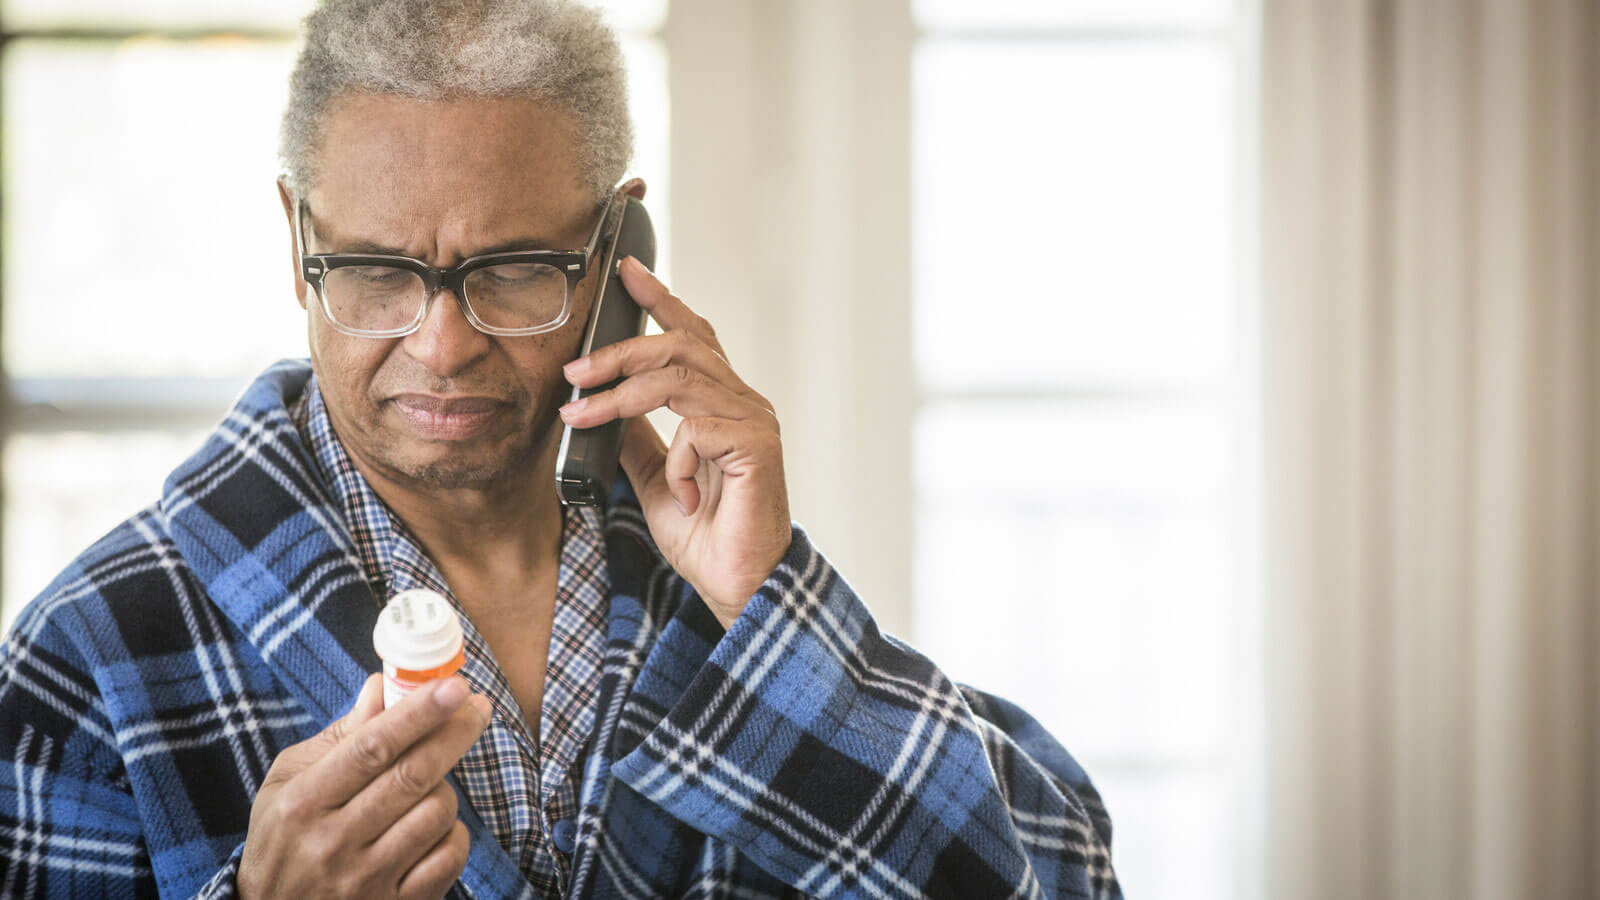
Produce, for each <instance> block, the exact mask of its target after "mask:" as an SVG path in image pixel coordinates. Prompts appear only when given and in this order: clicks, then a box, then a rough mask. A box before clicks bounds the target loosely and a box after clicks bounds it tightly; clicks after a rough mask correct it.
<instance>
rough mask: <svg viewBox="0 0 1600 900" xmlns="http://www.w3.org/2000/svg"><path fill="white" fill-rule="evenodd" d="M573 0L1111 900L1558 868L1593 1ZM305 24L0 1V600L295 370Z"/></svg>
mask: <svg viewBox="0 0 1600 900" xmlns="http://www.w3.org/2000/svg"><path fill="white" fill-rule="evenodd" d="M603 6H604V7H605V8H606V9H607V11H608V15H609V16H610V18H611V21H612V22H613V24H614V25H615V26H616V27H617V28H618V29H619V31H620V32H621V34H622V35H623V39H624V46H625V51H626V53H627V55H628V58H629V62H630V66H631V71H632V73H633V80H632V92H633V108H634V116H635V120H636V124H637V130H638V134H639V146H638V152H637V156H636V159H635V162H634V165H633V167H632V169H633V173H634V174H637V175H639V176H641V177H643V178H644V179H645V180H646V181H647V182H648V183H649V186H650V187H649V194H648V197H647V203H648V204H649V205H650V207H651V210H652V214H653V216H654V218H655V220H656V222H657V224H658V227H659V230H660V235H661V239H662V257H661V270H662V272H663V274H664V275H665V277H666V278H667V279H668V281H669V282H670V283H672V284H673V285H674V287H675V289H676V290H677V291H678V292H679V293H680V294H682V295H683V296H684V297H685V299H686V300H688V302H689V303H691V304H692V305H694V306H695V307H696V309H697V310H698V311H699V312H701V313H702V314H704V315H705V316H706V317H707V318H709V319H710V320H711V321H712V322H713V323H714V324H715V325H716V327H717V329H718V332H719V334H720V335H721V337H722V339H723V342H724V344H725V345H726V347H727V349H728V351H729V353H730V356H731V358H732V362H733V363H734V365H735V367H736V368H738V369H739V370H740V372H741V374H742V375H743V376H744V377H745V378H746V380H747V381H749V382H750V383H751V384H752V385H754V386H755V387H756V388H757V389H759V390H761V391H762V392H764V393H766V394H767V395H768V396H769V397H770V398H771V399H772V400H773V401H774V402H775V404H776V405H777V407H778V410H779V414H780V416H781V417H782V420H783V424H784V435H785V447H786V464H787V466H788V469H789V474H790V486H791V491H792V494H793V496H792V506H793V509H794V513H795V516H796V518H797V519H798V520H799V521H801V522H802V523H803V524H805V525H806V527H807V528H808V530H809V531H810V532H811V533H812V535H813V537H814V538H815V539H816V540H817V541H818V543H819V545H820V546H821V547H822V549H823V550H824V551H825V552H826V553H828V555H829V556H830V557H831V558H832V559H833V560H834V561H835V562H836V563H837V564H838V565H839V567H840V569H841V570H842V571H843V572H844V573H845V575H846V577H847V578H849V579H850V580H851V581H852V582H853V583H854V584H855V585H856V587H857V588H858V590H859V591H860V593H861V594H862V596H863V597H865V598H866V599H867V601H868V603H869V605H871V606H872V608H873V609H874V612H875V613H876V615H877V616H878V617H879V619H880V620H881V621H882V622H883V624H884V625H885V627H886V628H887V629H889V630H891V631H893V632H895V633H897V634H900V635H902V636H904V637H906V638H908V639H909V640H911V641H912V643H913V644H915V645H916V646H917V647H919V648H920V649H922V650H924V651H925V652H927V653H928V654H929V655H931V656H932V657H933V658H934V659H935V660H936V661H938V662H939V663H940V664H941V665H942V666H943V667H944V668H945V669H946V670H947V671H948V672H950V673H951V674H952V675H953V676H954V677H956V678H958V679H961V680H966V681H970V682H972V683H974V684H977V685H980V686H982V687H984V688H986V689H989V690H992V691H995V692H997V693H1001V694H1003V695H1006V696H1009V697H1011V698H1012V699H1015V700H1017V701H1019V702H1020V703H1022V704H1023V705H1024V706H1026V707H1027V708H1029V709H1030V710H1031V711H1033V712H1034V713H1035V714H1036V715H1038V716H1039V717H1040V718H1041V719H1043V720H1044V722H1045V723H1046V724H1047V725H1048V726H1049V727H1050V728H1051V730H1052V731H1053V732H1054V733H1055V734H1056V735H1057V736H1058V737H1059V738H1060V739H1061V740H1062V741H1063V742H1064V743H1065V744H1066V745H1067V746H1068V747H1069V748H1070V749H1072V750H1073V752H1074V753H1075V754H1076V755H1077V756H1078V757H1079V759H1080V761H1082V762H1083V763H1084V765H1085V766H1086V767H1087V768H1088V769H1089V771H1090V772H1091V774H1092V775H1093V776H1094V777H1095V779H1096V781H1097V783H1098V784H1099V786H1100V788H1101V790H1102V792H1103V793H1104V794H1105V798H1106V801H1107V803H1108V805H1109V807H1110V809H1111V812H1112V815H1113V818H1114V821H1115V823H1116V826H1117V831H1116V838H1115V847H1114V861H1115V863H1116V866H1117V868H1118V870H1119V873H1120V874H1121V877H1122V879H1123V882H1124V884H1125V887H1126V890H1127V892H1128V895H1129V896H1130V897H1143V898H1152V897H1154V898H1217V900H1221V898H1254V897H1267V896H1270V897H1321V896H1352V895H1355V896H1371V897H1432V896H1437V897H1461V896H1481V897H1506V898H1510V897H1522V896H1571V897H1595V896H1600V873H1597V870H1596V863H1595V862H1594V861H1593V859H1592V858H1591V857H1593V855H1594V854H1593V849H1594V848H1595V847H1597V846H1600V827H1597V823H1600V768H1597V767H1600V762H1597V760H1600V752H1597V749H1600V748H1597V746H1596V743H1597V735H1600V728H1597V727H1596V725H1597V720H1600V689H1597V685H1600V679H1597V677H1596V676H1597V675H1600V672H1597V671H1596V664H1597V658H1600V654H1597V653H1596V648H1597V644H1600V622H1597V617H1596V615H1595V611H1594V596H1595V590H1594V588H1595V582H1596V578H1595V563H1594V557H1595V552H1594V551H1595V550H1596V546H1597V541H1596V537H1597V535H1596V518H1597V517H1596V512H1597V510H1600V500H1597V482H1596V479H1595V476H1594V472H1595V471H1596V465H1595V464H1596V462H1597V461H1600V460H1597V459H1596V434H1597V431H1596V427H1595V417H1596V414H1597V412H1600V403H1597V396H1596V393H1595V388H1594V387H1593V385H1594V383H1595V381H1596V379H1595V375H1594V371H1595V363H1596V356H1595V353H1594V349H1595V342H1596V340H1597V326H1600V323H1597V317H1596V314H1595V303H1594V300H1595V298H1594V294H1593V291H1594V289H1593V288H1592V287H1591V285H1593V284H1594V281H1595V278H1594V274H1595V273H1594V271H1593V268H1592V267H1591V264H1590V263H1589V262H1588V260H1590V259H1592V258H1594V250H1596V249H1597V248H1596V247H1595V235H1596V233H1597V232H1596V211H1597V209H1600V206H1597V202H1596V199H1597V198H1596V181H1595V178H1596V175H1595V168H1596V166H1600V155H1597V154H1596V153H1595V151H1596V149H1597V145H1596V143H1595V140H1594V134H1595V130H1594V123H1595V121H1596V116H1595V109H1596V103H1597V102H1600V101H1597V99H1596V93H1597V91H1596V89H1595V88H1594V87H1592V86H1591V85H1593V84H1595V83H1597V82H1596V79H1595V75H1596V74H1600V73H1596V71H1595V65H1596V63H1595V62H1594V59H1593V57H1594V52H1595V48H1596V41H1597V38H1596V34H1597V32H1596V27H1597V23H1596V15H1595V12H1594V10H1593V9H1591V8H1590V6H1589V5H1588V4H1585V3H1583V2H1580V0H1567V2H1558V0H1549V2H1547V3H1543V2H1542V3H1532V4H1527V5H1523V4H1517V3H1513V2H1506V3H1498V2H1494V0H1459V2H1451V0H1438V2H1432V3H1424V2H1415V0H1385V2H1379V0H1350V2H1348V3H1345V2H1338V3H1334V2H1328V3H1323V2H1320V0H1259V3H1258V2H1256V0H984V2H975V0H745V2H726V0H611V2H607V3H604V4H603ZM308 7H309V3H307V2H306V0H241V2H233V3H216V2H211V0H142V2H139V3H128V2H125V0H3V2H0V36H3V42H4V43H3V47H4V50H3V56H0V154H3V162H0V167H3V182H0V229H3V240H0V367H3V370H4V373H5V379H6V386H7V388H8V390H9V395H10V398H11V404H10V405H9V407H8V408H7V410H6V412H5V417H4V423H3V424H4V428H3V432H0V433H3V436H4V441H5V444H4V505H3V515H0V534H3V540H0V545H3V552H0V601H3V602H0V619H3V620H4V622H5V623H9V621H10V619H11V618H12V617H13V616H14V615H15V613H16V612H17V610H18V609H19V608H20V607H21V605H22V604H24V603H26V602H27V600H28V599H29V598H30V597H32V596H33V595H34V594H36V593H37V592H38V591H39V590H40V589H41V588H42V587H43V586H44V584H45V583H46V582H47V581H48V580H49V579H50V578H51V577H52V576H53V575H54V573H55V572H56V571H58V570H59V569H60V567H61V566H62V565H63V564H65V563H66V562H67V560H69V559H70V558H71V557H72V556H73V555H74V554H75V553H76V552H77V551H78V550H79V549H81V548H82V547H83V546H84V545H85V544H86V543H87V542H88V541H90V540H92V539H93V538H94V537H95V536H97V535H98V534H100V533H102V532H103V531H104V530H106V529H107V528H109V527H110V526H111V525H112V524H113V523H114V522H116V521H117V520H118V519H120V518H121V517H123V516H125V515H126V514H127V513H129V512H131V511H132V510H133V509H135V508H137V507H139V506H141V505H143V504H146V503H148V502H151V501H152V500H153V499H154V498H155V497H156V496H157V493H158V491H159V488H160V483H161V481H162V479H163V477H164V475H165V473H166V472H167V471H168V470H169V469H170V468H171V467H172V466H173V465H174V464H175V463H176V462H178V461H179V460H180V459H182V458H183V457H184V456H186V455H187V454H188V453H189V452H191V451H192V450H193V449H194V448H195V446H196V445H197V443H198V440H199V438H200V436H201V435H203V434H204V432H205V431H206V430H207V428H208V427H209V425H210V424H211V423H212V422H214V421H215V420H216V419H217V417H218V416H219V415H220V414H221V413H222V411H223V410H225V409H226V407H227V405H228V404H229V402H230V400H231V398H232V397H233V396H234V395H235V394H236V393H237V392H238V391H239V389H240V388H241V387H242V386H243V384H244V383H245V382H246V381H247V380H248V379H249V378H250V376H251V375H252V374H253V373H255V372H256V371H258V370H259V369H260V368H261V367H263V366H265V365H266V364H267V363H269V362H271V361H272V360H274V359H276V358H278V357H281V356H300V355H304V352H305V351H304V346H305V345H304V328H305V321H304V315H305V314H304V312H303V311H301V310H300V308H299V307H298V306H297V305H296V303H295V302H294V299H293V294H292V291H291V269H290V260H289V257H288V251H287V246H288V241H287V237H286V235H285V232H284V231H283V229H284V224H283V217H282V214H281V212H280V210H279V208H278V205H277V197H276V193H275V191H274V188H273V184H272V181H273V178H274V176H275V174H276V171H277V168H276V160H275V148H276V134H277V123H278V116H279V114H280V112H281V109H282V104H283V101H284V96H285V88H286V79H287V74H288V68H289V65H290V63H291V60H292V56H293V51H294V41H295V28H296V23H297V21H298V19H299V17H300V16H301V15H303V14H304V12H305V11H306V10H307V8H308ZM657 424H658V425H659V426H661V427H664V428H670V427H671V425H672V423H671V421H670V416H664V417H658V421H657ZM1535 888H1537V889H1535Z"/></svg>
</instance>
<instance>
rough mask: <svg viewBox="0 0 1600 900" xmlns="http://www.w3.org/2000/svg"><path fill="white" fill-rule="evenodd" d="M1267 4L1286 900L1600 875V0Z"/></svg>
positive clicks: (1267, 338)
mask: <svg viewBox="0 0 1600 900" xmlns="http://www.w3.org/2000/svg"><path fill="white" fill-rule="evenodd" d="M1260 2H1261V15H1262V23H1261V24H1262V31H1261V42H1262V44H1261V50H1262V70H1261V101H1262V132H1261V146H1260V149H1261V162H1262V182H1261V196H1262V206H1261V215H1262V222H1261V224H1262V235H1263V244H1262V270H1261V271H1262V303H1263V319H1262V348H1263V351H1262V352H1263V373H1264V381H1265V383H1266V395H1265V403H1264V432H1265V454H1266V480H1265V498H1266V512H1265V519H1264V521H1265V525H1266V528H1265V534H1266V552H1267V559H1268V560H1269V562H1268V564H1267V565H1268V571H1267V573H1266V584H1267V593H1266V598H1267V599H1266V627H1265V634H1266V638H1267V644H1268V647H1267V653H1268V656H1267V659H1268V664H1267V672H1268V676H1269V681H1268V684H1269V686H1268V703H1267V712H1268V716H1267V745H1268V777H1267V782H1266V784H1267V791H1266V809H1265V814H1266V818H1265V822H1266V824H1267V828H1266V829H1265V835H1264V838H1265V840H1264V848H1265V860H1266V868H1267V883H1266V885H1265V888H1266V891H1265V893H1266V895H1267V896H1269V897H1273V898H1311V897H1319V898H1320V897H1330V898H1331V897H1367V898H1388V897H1394V898H1399V897H1406V898H1413V897H1417V898H1423V897H1427V898H1431V897H1440V898H1525V897H1526V898H1532V897H1538V898H1551V897H1600V663H1597V659H1600V613H1597V611H1596V586H1597V564H1596V558H1597V555H1600V554H1597V551H1600V530H1597V521H1600V477H1597V474H1600V452H1597V440H1600V390H1597V384H1600V352H1597V349H1600V312H1597V305H1600V304H1597V302H1596V301H1597V299H1600V298H1597V294H1600V291H1597V288H1596V284H1597V280H1600V127H1597V123H1600V8H1597V4H1596V3H1593V2H1588V0H1548V2H1544V0H1528V2H1521V0H1504V2H1497V0H1459V2H1458V0H1431V2H1427V0H1389V2H1377V0H1348V2H1346V0H1260Z"/></svg>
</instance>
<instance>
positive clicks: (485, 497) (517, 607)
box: [351, 441, 562, 620]
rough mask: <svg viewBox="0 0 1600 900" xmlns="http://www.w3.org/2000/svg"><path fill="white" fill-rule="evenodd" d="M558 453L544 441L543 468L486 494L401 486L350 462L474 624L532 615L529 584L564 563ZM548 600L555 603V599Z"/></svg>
mask: <svg viewBox="0 0 1600 900" xmlns="http://www.w3.org/2000/svg"><path fill="white" fill-rule="evenodd" d="M555 449H556V448H555V445H554V444H553V443H552V442H548V441H547V442H546V446H545V447H544V448H543V449H542V450H541V452H540V453H539V454H538V457H537V459H538V462H536V463H534V464H533V465H531V466H529V467H527V469H526V477H521V476H519V477H515V478H506V479H501V480H500V481H498V482H496V483H495V484H493V485H489V486H486V487H481V488H479V487H471V488H452V489H442V488H433V487H428V486H423V485H418V484H416V483H415V482H402V481H400V480H398V479H395V478H390V477H387V476H386V475H385V473H383V472H381V471H373V470H371V467H369V466H366V465H364V464H363V463H362V461H361V460H359V459H356V458H355V455H354V454H352V456H351V461H352V462H353V463H354V464H355V466H356V468H357V469H358V470H359V471H360V472H361V474H362V476H363V477H365V478H366V479H367V483H368V484H370V485H371V486H372V489H373V491H374V492H376V493H377V495H378V496H379V498H381V499H382V500H383V502H384V503H385V504H386V505H388V507H389V509H391V510H392V511H393V512H394V514H395V515H396V516H397V517H399V519H400V521H401V522H402V523H404V524H405V527H406V528H407V530H409V531H410V532H411V534H412V535H413V536H414V537H415V538H416V539H417V541H418V542H419V543H420V544H421V545H422V549H423V550H424V552H426V553H427V554H428V558H429V559H431V560H433V562H434V564H435V565H437V566H438V567H439V571H440V573H441V574H442V575H443V576H444V579H445V583H446V584H448V585H449V586H450V589H451V591H452V592H453V593H454V594H456V598H457V600H459V601H460V602H461V604H462V605H463V606H464V607H465V608H466V610H467V614H468V615H469V616H471V617H473V618H474V620H477V619H478V618H479V616H494V617H500V616H504V615H507V614H510V615H516V614H518V613H526V612H528V611H529V610H528V608H527V607H528V605H529V604H528V600H529V598H528V594H527V593H526V586H527V585H529V584H533V583H535V582H537V581H540V580H542V578H541V576H543V575H545V574H546V573H549V572H551V571H553V570H554V569H555V568H556V567H557V566H558V565H559V562H560V559H561V537H562V515H561V505H560V501H559V500H558V499H557V498H556V493H555V485H554V479H553V476H550V473H554V471H555ZM541 474H543V475H546V476H549V477H540V475H541ZM540 599H544V598H540ZM547 602H548V603H549V604H552V605H553V603H554V597H550V598H548V601H547ZM536 605H537V606H545V605H546V604H545V603H544V602H541V603H538V604H536Z"/></svg>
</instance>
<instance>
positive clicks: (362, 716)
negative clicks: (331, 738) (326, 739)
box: [324, 672, 383, 739]
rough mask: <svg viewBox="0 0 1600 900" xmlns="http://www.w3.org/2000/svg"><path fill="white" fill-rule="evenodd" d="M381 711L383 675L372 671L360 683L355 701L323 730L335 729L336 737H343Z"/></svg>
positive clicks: (375, 716)
mask: <svg viewBox="0 0 1600 900" xmlns="http://www.w3.org/2000/svg"><path fill="white" fill-rule="evenodd" d="M381 712H383V676H382V675H379V674H378V673H377V672H373V673H372V674H370V675H368V676H367V680H366V681H365V682H363V683H362V685H361V691H360V692H359V693H357V694H356V702H355V703H353V704H351V706H350V711H349V712H347V713H345V714H344V715H342V716H340V717H339V718H337V719H334V720H333V722H332V723H331V724H329V725H328V728H327V729H324V730H336V731H337V732H338V737H339V738H340V739H343V738H344V736H345V735H347V734H349V733H350V732H352V731H355V730H356V729H357V728H360V727H361V726H362V725H365V724H366V723H367V722H369V721H371V720H372V719H374V718H377V716H378V713H381Z"/></svg>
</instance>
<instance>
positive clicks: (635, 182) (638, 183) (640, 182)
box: [622, 178, 644, 200]
mask: <svg viewBox="0 0 1600 900" xmlns="http://www.w3.org/2000/svg"><path fill="white" fill-rule="evenodd" d="M622 190H623V191H625V192H626V193H627V194H628V195H629V196H631V197H633V199H635V200H643V199H644V179H643V178H629V179H628V180H627V181H625V182H623V184H622Z"/></svg>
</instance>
